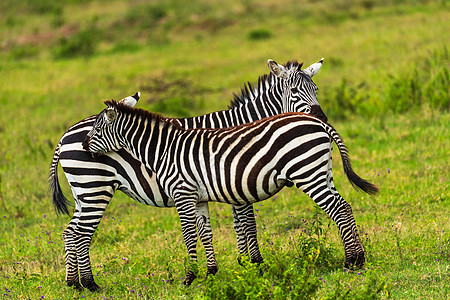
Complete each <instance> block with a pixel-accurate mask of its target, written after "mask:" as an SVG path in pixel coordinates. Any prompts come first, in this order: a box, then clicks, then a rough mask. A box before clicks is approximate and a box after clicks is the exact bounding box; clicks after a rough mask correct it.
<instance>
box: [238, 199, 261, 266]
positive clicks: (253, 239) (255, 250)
mask: <svg viewBox="0 0 450 300" xmlns="http://www.w3.org/2000/svg"><path fill="white" fill-rule="evenodd" d="M233 215H235V216H236V218H237V219H238V220H239V224H240V226H241V228H242V230H243V231H244V235H245V241H246V244H245V245H246V247H247V245H248V251H249V253H250V259H251V262H252V263H254V264H257V265H261V264H263V263H264V259H263V257H262V255H261V252H260V250H259V245H258V235H257V229H256V220H255V213H254V212H253V205H252V204H250V205H241V206H238V205H234V206H233Z"/></svg>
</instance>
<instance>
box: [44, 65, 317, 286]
mask: <svg viewBox="0 0 450 300" xmlns="http://www.w3.org/2000/svg"><path fill="white" fill-rule="evenodd" d="M322 62H323V59H322V60H320V61H319V62H317V63H315V64H313V65H311V66H310V67H308V68H306V69H303V70H302V69H301V66H302V65H301V64H298V63H297V62H295V61H292V62H288V63H287V64H286V66H285V67H284V66H281V65H278V64H276V63H275V62H274V61H269V67H270V69H271V73H270V74H269V75H264V76H262V77H260V78H259V80H258V83H257V85H256V86H255V87H253V86H252V85H251V84H250V83H249V84H247V85H246V86H245V87H244V88H243V89H242V90H241V93H240V94H239V95H235V97H234V99H233V101H232V103H231V106H230V108H229V109H228V110H224V111H219V112H214V113H211V114H208V115H204V116H200V117H195V118H183V119H171V122H174V123H177V124H179V125H180V126H181V127H183V128H198V127H205V128H206V127H211V128H219V127H230V126H235V125H239V124H244V123H247V122H250V121H255V120H259V119H262V118H264V117H268V116H272V115H276V114H279V113H283V112H286V110H285V109H288V110H287V111H299V112H306V113H311V114H314V115H315V116H317V117H319V118H321V119H323V120H326V116H325V115H324V114H323V112H322V110H321V109H320V106H319V103H318V102H317V98H316V90H317V87H316V85H315V84H314V82H313V81H312V80H311V77H312V76H313V75H314V74H315V73H316V72H317V71H318V69H319V68H320V66H321V65H322ZM135 96H136V95H135ZM128 98H130V99H131V97H128ZM130 99H129V100H130ZM122 103H123V104H125V105H131V106H133V105H134V104H135V102H134V101H133V99H131V100H130V101H122ZM130 103H131V104H130ZM95 118H96V116H92V117H89V118H86V119H84V120H82V121H80V122H78V123H77V124H75V125H73V126H72V127H71V128H69V130H67V132H66V133H65V134H64V135H63V136H62V138H61V139H60V141H59V143H58V146H57V147H56V150H55V153H54V156H53V162H52V165H51V172H50V185H51V187H52V191H53V203H54V205H55V207H56V209H57V210H58V211H59V212H62V213H67V214H69V210H68V208H67V206H68V204H69V203H70V202H69V201H68V200H67V199H66V198H65V197H64V196H63V194H62V191H61V188H60V185H59V182H58V176H57V165H58V162H60V163H61V166H62V167H63V170H64V173H65V175H66V178H67V180H68V182H69V184H70V186H71V189H72V193H73V196H74V198H75V213H74V216H73V218H72V220H71V221H70V223H69V225H68V227H67V229H66V230H65V231H64V244H65V256H66V281H67V284H68V285H75V286H77V287H78V288H81V287H82V286H81V285H80V278H79V274H80V275H81V282H82V284H83V286H85V287H88V288H89V289H91V290H95V289H97V288H98V286H97V285H96V284H95V282H94V281H93V277H92V271H91V268H90V265H89V244H90V241H91V238H92V235H93V233H94V232H95V229H96V228H97V226H98V224H99V223H100V220H101V218H102V216H103V213H104V211H105V209H106V207H107V205H108V203H109V201H110V199H111V197H112V196H113V194H114V192H115V191H116V190H120V191H122V192H124V193H126V194H127V195H128V196H130V197H131V198H133V199H135V200H137V201H139V202H141V203H143V204H146V205H151V206H156V207H173V206H174V202H173V200H172V199H171V198H170V197H169V196H167V195H166V193H165V192H164V191H163V189H162V187H161V185H160V184H159V182H158V181H157V180H156V178H155V175H154V174H153V172H151V171H150V170H149V169H148V168H146V167H145V165H144V164H142V163H141V162H140V161H139V160H138V159H136V158H135V157H134V156H133V154H131V153H130V152H129V151H127V150H125V149H121V150H119V151H117V152H110V153H107V154H106V155H104V156H101V157H92V155H91V154H90V153H89V152H87V151H85V150H84V149H83V148H82V146H81V143H82V141H83V139H84V138H85V137H86V134H87V133H88V132H89V131H90V130H91V129H92V125H93V122H94V120H95ZM207 213H208V210H207V208H205V209H203V214H204V215H205V216H206V219H207V222H208V221H209V217H208V215H207ZM233 217H234V228H235V230H236V235H237V241H238V243H237V244H238V249H239V253H240V255H246V254H247V253H248V252H249V253H250V257H251V260H252V261H253V262H256V263H260V262H262V261H263V259H262V256H261V254H260V252H259V247H258V243H257V239H256V234H255V232H254V231H252V230H251V228H254V227H255V226H256V225H255V220H254V215H253V207H252V205H249V206H239V207H233ZM85 220H86V221H85ZM80 253H83V256H82V257H80Z"/></svg>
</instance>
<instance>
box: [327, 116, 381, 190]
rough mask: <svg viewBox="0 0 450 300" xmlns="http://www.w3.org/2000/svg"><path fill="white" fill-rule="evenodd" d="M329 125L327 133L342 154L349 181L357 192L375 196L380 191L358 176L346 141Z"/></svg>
mask: <svg viewBox="0 0 450 300" xmlns="http://www.w3.org/2000/svg"><path fill="white" fill-rule="evenodd" d="M326 125H327V127H328V128H327V131H328V133H329V134H330V136H331V138H332V139H333V141H334V142H335V143H336V146H337V147H338V149H339V153H340V154H341V159H342V164H343V166H344V172H345V174H346V175H347V178H348V180H349V181H350V183H351V184H352V185H353V187H354V188H355V189H357V190H361V191H364V192H366V193H367V194H369V195H375V194H377V193H378V192H379V189H378V187H377V186H376V185H374V184H373V183H371V182H369V181H367V180H365V179H363V178H361V177H359V175H358V174H356V173H355V171H353V168H352V164H351V162H350V157H349V155H348V150H347V147H346V146H345V144H344V141H343V140H342V138H341V137H340V136H339V134H338V133H337V131H336V130H335V129H334V128H333V126H331V125H330V124H326Z"/></svg>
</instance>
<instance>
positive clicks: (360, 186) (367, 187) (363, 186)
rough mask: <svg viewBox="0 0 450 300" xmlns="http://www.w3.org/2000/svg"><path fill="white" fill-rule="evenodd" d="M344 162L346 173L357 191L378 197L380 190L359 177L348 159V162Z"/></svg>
mask: <svg viewBox="0 0 450 300" xmlns="http://www.w3.org/2000/svg"><path fill="white" fill-rule="evenodd" d="M342 161H343V164H344V172H345V174H346V175H347V178H348V180H349V181H350V183H351V184H352V185H353V187H354V188H355V189H357V190H361V191H364V192H366V193H367V194H369V195H376V194H377V193H378V192H379V189H378V187H377V186H376V185H374V184H373V183H371V182H369V181H367V180H365V179H363V178H361V177H359V176H358V174H356V173H355V172H354V171H353V169H352V165H351V163H350V160H349V159H348V157H347V159H346V160H344V159H342Z"/></svg>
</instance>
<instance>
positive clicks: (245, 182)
mask: <svg viewBox="0 0 450 300" xmlns="http://www.w3.org/2000/svg"><path fill="white" fill-rule="evenodd" d="M105 104H106V105H107V108H106V109H104V110H103V111H102V112H101V113H100V114H99V115H98V117H97V119H96V121H95V123H94V127H93V128H92V130H91V131H90V132H89V133H88V135H87V136H86V140H85V141H84V142H83V146H84V147H85V148H86V149H87V150H89V151H90V152H92V153H95V154H97V155H103V154H105V153H107V152H110V151H119V150H120V149H122V148H127V149H129V150H130V151H131V152H132V153H133V154H134V155H135V156H136V157H137V158H139V159H140V160H141V161H142V162H143V163H144V164H145V165H146V166H147V168H149V169H150V170H152V171H153V172H154V173H155V174H156V175H155V176H156V178H157V179H158V181H159V183H160V184H161V186H162V187H163V188H164V191H165V193H166V194H167V195H169V196H170V198H171V199H173V201H174V204H175V207H176V209H177V211H178V214H179V217H180V222H181V227H182V232H183V238H184V241H185V244H186V247H187V250H188V253H189V256H190V260H191V263H192V264H195V263H196V262H197V251H196V246H197V231H198V235H199V237H200V239H201V241H202V243H203V245H204V248H205V251H206V259H207V270H208V272H207V274H215V273H216V272H217V270H218V266H217V262H216V259H215V256H214V250H213V246H212V233H211V227H210V226H209V225H208V224H206V216H205V215H203V207H205V206H206V203H207V202H208V201H217V202H222V203H228V204H232V205H235V206H246V205H249V204H252V203H255V202H258V201H262V200H265V199H267V198H269V197H271V196H273V195H274V194H276V193H277V192H278V191H280V190H281V189H282V188H283V187H284V186H293V185H295V186H296V187H297V188H299V189H301V190H303V191H304V192H305V193H306V194H307V195H309V196H310V197H311V198H312V199H313V200H314V201H315V202H316V203H317V205H319V206H320V207H321V208H322V209H323V210H324V211H325V212H326V213H328V214H329V215H330V217H331V218H332V219H333V220H334V221H335V222H336V224H337V225H338V228H339V230H340V232H341V237H342V240H343V243H344V248H345V256H346V264H347V265H350V264H356V265H361V264H362V262H363V260H364V249H363V246H362V244H361V241H360V239H359V237H358V234H357V231H356V225H355V221H354V219H353V217H352V213H351V207H350V205H349V204H348V203H347V202H346V201H345V200H344V199H343V198H342V197H341V195H339V193H338V192H337V190H336V188H335V186H334V183H333V176H332V170H331V169H332V166H331V152H332V140H334V142H335V143H336V145H337V146H338V149H339V151H340V153H341V158H342V161H343V165H344V171H345V173H346V175H347V176H348V179H349V180H350V182H351V183H352V184H353V185H354V186H356V187H357V188H359V189H361V190H363V191H365V192H367V193H369V194H375V193H376V192H377V191H378V188H377V187H376V186H375V185H373V184H371V183H369V182H368V181H366V180H364V179H362V178H361V177H359V176H358V175H356V174H355V173H354V171H353V170H352V167H351V164H350V159H349V156H348V153H347V150H346V148H345V145H344V143H343V141H342V139H341V138H340V136H339V135H338V133H337V132H336V131H335V130H334V128H333V127H332V126H331V125H329V124H327V123H325V122H322V121H321V120H319V119H318V118H316V117H313V116H311V115H307V114H304V113H285V114H281V115H277V116H272V117H268V118H265V119H262V120H259V121H255V122H252V123H248V124H243V125H240V126H236V127H229V128H221V129H205V128H198V129H183V128H182V127H181V126H179V125H178V124H176V123H174V122H171V121H170V120H169V121H168V120H166V119H164V118H162V117H161V116H159V115H156V114H152V113H150V112H148V111H146V110H142V109H133V108H130V107H128V106H125V105H121V104H117V103H116V102H115V101H105ZM194 270H196V268H190V269H189V270H188V272H187V274H186V279H185V284H187V285H190V284H191V283H192V281H193V280H194V279H195V278H196V273H195V272H194Z"/></svg>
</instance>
